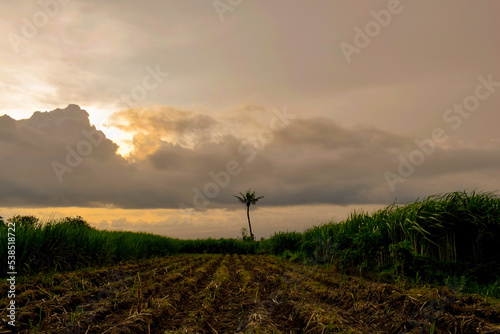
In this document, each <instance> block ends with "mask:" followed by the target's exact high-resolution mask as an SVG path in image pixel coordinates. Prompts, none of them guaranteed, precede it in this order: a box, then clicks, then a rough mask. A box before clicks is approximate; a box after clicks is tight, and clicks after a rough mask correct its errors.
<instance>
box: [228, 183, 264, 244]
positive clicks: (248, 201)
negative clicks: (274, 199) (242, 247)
mask: <svg viewBox="0 0 500 334" xmlns="http://www.w3.org/2000/svg"><path fill="white" fill-rule="evenodd" d="M240 195H241V196H238V195H235V196H234V197H236V198H237V199H238V200H239V201H240V202H241V203H243V204H245V205H246V206H247V218H248V227H249V228H250V238H252V241H253V240H255V236H254V235H253V233H252V224H251V223H250V205H252V204H254V205H255V204H257V202H258V201H259V199H261V198H264V196H259V197H255V191H254V192H252V193H251V192H250V189H248V190H247V192H246V194H245V195H243V194H242V193H240Z"/></svg>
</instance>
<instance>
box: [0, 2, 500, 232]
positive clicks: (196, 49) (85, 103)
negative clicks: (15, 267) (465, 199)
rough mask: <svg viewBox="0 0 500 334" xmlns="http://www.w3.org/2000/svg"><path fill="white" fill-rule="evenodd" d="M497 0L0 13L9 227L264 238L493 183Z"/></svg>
mask: <svg viewBox="0 0 500 334" xmlns="http://www.w3.org/2000/svg"><path fill="white" fill-rule="evenodd" d="M498 13H500V3H499V2H498V1H494V0H484V1H466V0H453V1H452V0H445V1H439V2H420V1H410V0H402V1H395V0H390V1H369V2H368V1H366V2H354V1H337V0H332V1H313V2H311V1H297V0H286V1H285V0H281V1H260V0H257V1H249V0H215V1H212V0H207V1H194V0H182V1H181V0H179V1H171V0H169V1H152V0H144V1H123V0H122V1H117V0H109V1H95V0H85V1H83V0H82V1H80V0H40V1H13V0H6V1H2V2H1V3H0V15H1V20H0V36H1V38H0V64H1V66H0V115H4V114H5V115H4V116H1V117H0V215H1V216H3V217H6V218H8V217H11V216H12V215H16V214H22V215H27V214H32V215H36V216H38V217H40V218H44V219H51V218H60V217H66V216H76V215H81V216H83V217H84V218H85V219H86V220H87V221H88V222H89V223H90V224H91V225H92V226H95V227H98V228H103V229H109V230H117V229H122V230H131V231H145V232H153V233H158V234H162V235H168V236H172V237H179V238H198V237H215V238H218V237H237V236H239V235H240V229H241V228H242V227H247V226H248V224H247V220H246V213H245V207H244V206H243V205H241V204H240V203H238V201H237V199H236V198H234V196H233V195H236V194H238V193H239V192H245V191H246V190H247V189H249V188H251V189H252V191H253V190H255V191H256V194H257V195H259V196H260V195H263V196H265V197H264V198H263V199H262V200H261V201H260V202H259V203H258V205H257V206H254V207H252V211H251V218H252V228H253V232H254V234H255V235H256V237H257V238H261V237H267V236H270V235H272V234H273V233H274V232H275V231H280V230H281V231H286V230H290V231H291V230H296V231H303V230H304V229H305V228H307V227H310V226H313V225H317V224H321V223H325V222H329V221H340V220H342V219H345V218H346V216H347V215H348V214H349V213H350V212H352V210H366V211H369V212H371V211H372V210H375V209H377V208H381V207H384V206H386V205H388V204H391V203H393V202H396V203H407V202H410V201H414V200H416V199H417V198H423V197H425V196H429V195H432V194H440V193H445V192H450V191H464V190H467V191H471V190H477V191H497V190H499V189H500V181H499V179H500V178H499V175H500V132H499V131H498V127H499V125H500V113H499V107H500V63H499V59H500V39H499V38H498V33H499V32H500V20H499V19H498Z"/></svg>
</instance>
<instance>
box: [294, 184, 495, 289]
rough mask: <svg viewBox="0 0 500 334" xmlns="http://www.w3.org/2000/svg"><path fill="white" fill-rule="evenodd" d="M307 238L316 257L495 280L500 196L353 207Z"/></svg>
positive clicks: (443, 197)
mask: <svg viewBox="0 0 500 334" xmlns="http://www.w3.org/2000/svg"><path fill="white" fill-rule="evenodd" d="M303 238H304V242H303V247H304V248H305V250H306V251H307V252H308V254H310V256H311V257H312V258H313V259H318V260H319V262H322V261H323V262H324V261H330V262H335V263H336V264H338V265H339V266H341V267H345V268H346V267H353V266H364V267H369V268H374V267H377V268H379V269H380V268H384V267H390V266H393V267H396V268H397V270H398V271H399V272H400V273H402V274H405V275H406V274H409V275H411V274H416V273H420V274H422V273H427V274H429V273H430V272H432V268H434V269H436V268H439V269H440V270H444V271H448V272H450V271H453V270H455V271H456V272H457V273H458V272H463V271H467V273H468V274H469V275H470V276H472V277H474V278H475V279H477V280H481V279H488V278H489V279H493V278H495V277H497V276H498V274H499V268H500V266H499V264H500V252H498V246H497V244H498V240H500V199H499V197H498V196H497V195H495V194H493V193H477V192H471V193H466V192H453V193H448V194H444V195H435V196H430V197H427V198H424V199H423V200H417V201H415V202H414V203H409V204H406V205H395V204H393V205H390V206H388V207H386V208H384V209H381V210H378V211H376V212H374V213H372V214H369V213H366V212H362V211H361V212H353V213H352V214H351V215H350V216H349V217H348V218H347V219H346V220H345V221H344V222H341V223H338V224H333V223H330V224H326V225H323V226H319V227H314V228H311V229H309V230H307V231H306V232H305V233H304V236H303Z"/></svg>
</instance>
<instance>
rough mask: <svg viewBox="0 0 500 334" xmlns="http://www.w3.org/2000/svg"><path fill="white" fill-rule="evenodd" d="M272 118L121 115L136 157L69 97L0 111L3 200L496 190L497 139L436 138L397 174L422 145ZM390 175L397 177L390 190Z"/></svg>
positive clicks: (189, 201)
mask: <svg viewBox="0 0 500 334" xmlns="http://www.w3.org/2000/svg"><path fill="white" fill-rule="evenodd" d="M279 113H281V114H283V113H285V114H286V112H283V111H278V114H279ZM278 114H277V113H276V112H271V111H269V110H265V109H263V108H260V107H254V108H253V109H252V108H243V109H242V110H240V111H238V112H230V113H228V114H222V113H221V114H219V116H217V117H215V116H212V117H210V116H206V115H204V114H201V113H196V112H185V111H179V110H175V109H172V108H168V107H162V108H159V109H158V108H156V109H155V108H153V109H150V110H147V109H131V110H128V111H126V112H121V113H118V114H116V115H115V121H116V122H117V123H120V124H122V125H123V126H124V127H126V129H127V130H128V131H129V132H134V133H135V137H134V144H135V150H136V151H134V152H133V153H132V154H131V157H135V158H134V159H128V160H127V159H125V158H123V157H121V156H120V155H118V154H117V148H118V147H117V145H116V144H114V143H113V142H112V141H111V140H109V139H107V138H106V137H105V136H104V134H103V133H102V132H100V131H97V130H96V129H95V127H93V125H91V124H90V123H89V119H88V114H87V113H86V112H85V111H84V110H82V109H80V107H78V106H76V105H70V106H68V107H67V108H65V109H56V110H53V111H51V112H35V113H34V114H33V116H32V117H31V118H30V119H24V120H19V121H16V120H14V119H12V118H10V117H9V116H2V117H0V185H1V187H0V201H1V202H2V203H3V205H4V206H90V207H92V206H97V207H99V206H111V207H113V206H115V207H123V208H178V207H179V205H181V204H182V205H183V206H184V207H197V205H198V206H199V207H212V208H215V207H228V208H231V207H233V206H232V204H234V198H233V197H232V195H233V194H237V193H238V192H240V191H245V190H246V189H248V188H252V189H255V190H257V191H258V192H259V193H262V194H265V196H266V202H265V203H263V204H265V205H295V204H314V203H331V204H356V203H387V202H392V201H393V200H394V199H395V198H396V197H397V198H398V200H401V201H405V200H411V199H414V194H416V193H418V194H431V193H433V192H444V191H452V190H464V188H471V187H472V188H474V189H476V188H477V189H480V190H495V189H497V188H498V184H496V183H495V182H496V181H495V180H496V179H494V178H493V177H494V175H498V172H499V169H500V167H499V166H500V157H499V156H498V154H497V153H498V148H499V146H500V144H499V142H498V141H490V142H488V143H485V144H483V145H481V146H470V145H469V146H466V145H463V144H456V143H455V144H452V143H448V142H447V144H446V145H438V146H436V147H434V149H433V151H432V154H429V155H423V153H422V154H421V156H422V157H424V160H425V161H423V163H421V164H420V165H418V166H414V171H413V173H411V175H409V176H408V175H404V177H401V175H400V174H399V172H398V168H400V165H401V158H403V159H404V160H409V159H410V157H411V156H412V154H413V155H414V156H416V155H415V154H414V153H412V152H416V151H418V150H419V146H418V145H417V144H416V143H415V142H414V138H406V137H401V136H396V135H393V134H390V133H388V132H384V131H379V130H376V129H368V128H343V127H341V126H339V125H338V124H336V123H335V122H333V121H332V120H329V119H327V118H298V117H296V118H295V117H293V118H292V117H289V119H286V118H283V117H282V120H281V121H282V124H280V125H279V126H278V125H277V124H278V120H279V117H278V116H276V115H278ZM249 119H252V120H253V121H252V122H243V121H242V120H249ZM245 124H247V126H245ZM200 133H201V134H200ZM141 152H142V154H141ZM386 171H390V172H392V173H394V175H398V176H400V177H401V180H400V181H401V182H399V181H398V182H397V183H395V188H396V190H395V192H391V190H390V187H389V186H388V184H387V182H386V178H385V177H384V173H385V172H386ZM437 183H439V184H440V185H439V186H438V185H437ZM205 200H208V201H210V203H204V201H205ZM199 204H203V205H199Z"/></svg>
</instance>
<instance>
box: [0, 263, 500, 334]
mask: <svg viewBox="0 0 500 334" xmlns="http://www.w3.org/2000/svg"><path fill="white" fill-rule="evenodd" d="M19 280H20V281H18V282H17V285H16V289H17V296H16V303H17V305H19V306H20V309H19V310H18V313H17V319H16V320H17V324H18V329H19V331H20V332H22V333H25V332H26V333H37V332H40V333H82V334H83V333H500V309H499V308H498V306H496V307H495V306H490V305H488V304H486V303H485V302H484V300H483V299H482V298H479V297H473V296H461V297H458V296H457V295H456V294H455V293H454V292H453V291H452V290H450V289H448V288H432V289H431V288H420V289H403V288H401V287H400V286H397V285H394V284H383V283H378V282H375V281H371V280H368V279H364V278H361V277H355V276H347V275H343V274H341V273H339V272H338V271H336V269H335V267H333V266H309V265H302V264H297V263H292V262H290V261H286V260H282V259H279V258H276V257H272V256H268V255H237V254H226V255H222V254H219V255H207V254H205V255H173V256H166V257H160V258H156V259H149V260H134V261H126V262H122V263H121V264H119V265H113V266H107V267H101V268H99V269H94V270H91V269H85V270H80V271H72V272H65V273H56V274H46V275H38V276H34V277H19ZM6 290H7V283H5V282H4V283H2V284H1V285H0V291H1V294H0V295H1V296H2V297H1V298H2V299H1V300H0V318H2V319H6V306H7V303H8V299H7V298H6V294H5V293H4V291H6ZM9 329H10V327H8V326H6V325H5V324H4V323H3V324H2V327H0V333H10V331H9Z"/></svg>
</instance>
